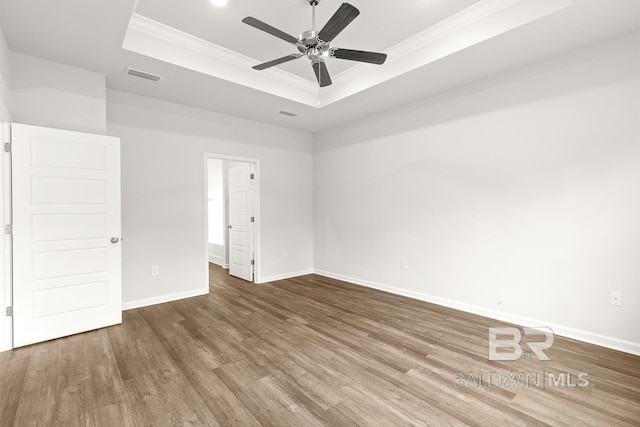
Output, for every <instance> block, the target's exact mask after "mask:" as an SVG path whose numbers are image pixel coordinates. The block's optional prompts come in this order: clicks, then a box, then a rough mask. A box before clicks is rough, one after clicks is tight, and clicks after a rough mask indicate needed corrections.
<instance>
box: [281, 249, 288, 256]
mask: <svg viewBox="0 0 640 427" xmlns="http://www.w3.org/2000/svg"><path fill="white" fill-rule="evenodd" d="M287 256H289V254H288V253H287V250H286V249H283V250H282V258H286V257H287Z"/></svg>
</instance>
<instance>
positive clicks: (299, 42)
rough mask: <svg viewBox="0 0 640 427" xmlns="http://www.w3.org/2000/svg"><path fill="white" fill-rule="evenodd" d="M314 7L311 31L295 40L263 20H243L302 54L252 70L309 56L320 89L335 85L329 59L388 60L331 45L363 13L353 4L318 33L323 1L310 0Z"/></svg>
mask: <svg viewBox="0 0 640 427" xmlns="http://www.w3.org/2000/svg"><path fill="white" fill-rule="evenodd" d="M307 1H308V2H309V5H311V7H312V8H313V12H312V17H311V28H312V29H311V30H309V31H305V32H303V33H302V34H300V35H299V36H298V38H295V37H293V36H290V35H289V34H287V33H285V32H283V31H280V30H278V29H277V28H274V27H272V26H271V25H269V24H266V23H264V22H262V21H260V20H259V19H256V18H253V17H251V16H248V17H246V18H244V19H243V20H242V22H244V23H245V24H247V25H251V26H252V27H254V28H257V29H258V30H262V31H264V32H266V33H269V34H271V35H272V36H276V37H278V38H280V39H282V40H284V41H286V42H288V43H291V44H293V45H295V46H296V47H297V48H298V53H292V54H291V55H287V56H283V57H282V58H278V59H274V60H273V61H269V62H265V63H264V64H259V65H256V66H254V67H252V68H253V69H255V70H265V69H267V68H270V67H273V66H275V65H280V64H282V63H285V62H289V61H293V60H294V59H298V58H301V57H303V56H306V57H307V58H309V60H311V66H312V67H313V71H314V72H315V73H316V78H317V79H318V84H319V85H320V87H325V86H329V85H330V84H331V76H329V70H327V64H325V62H324V59H325V58H338V59H346V60H349V61H359V62H368V63H370V64H378V65H380V64H383V63H384V61H386V59H387V55H386V54H384V53H378V52H365V51H362V50H352V49H342V48H337V47H331V46H330V43H331V42H332V41H333V39H334V38H335V37H336V36H337V35H338V34H340V33H341V32H342V30H344V29H345V28H346V27H347V25H349V24H350V23H351V21H353V20H354V19H355V18H356V17H357V16H358V15H359V14H360V11H359V10H358V9H357V8H355V7H354V6H352V5H350V4H349V3H342V5H341V6H340V7H339V8H338V10H337V11H336V13H334V14H333V16H332V17H331V19H329V22H327V23H326V24H325V26H324V27H323V28H322V29H321V30H320V31H316V30H315V28H316V6H317V5H318V3H319V2H320V0H307Z"/></svg>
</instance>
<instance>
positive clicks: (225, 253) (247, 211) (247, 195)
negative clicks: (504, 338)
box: [205, 154, 260, 282]
mask: <svg viewBox="0 0 640 427" xmlns="http://www.w3.org/2000/svg"><path fill="white" fill-rule="evenodd" d="M205 178H206V179H205V183H206V185H205V202H206V203H205V209H206V215H205V218H206V233H205V234H206V236H205V237H206V248H205V253H206V259H207V272H208V265H209V263H213V264H217V265H219V266H221V267H222V268H224V269H226V270H227V271H228V274H230V275H232V276H235V277H238V278H241V279H243V280H247V281H249V282H257V278H258V277H259V276H258V268H259V251H258V248H259V245H258V242H259V235H260V233H259V230H260V229H259V214H258V213H259V207H260V204H259V195H260V189H259V162H258V160H255V159H246V158H236V157H229V156H221V155H216V154H205Z"/></svg>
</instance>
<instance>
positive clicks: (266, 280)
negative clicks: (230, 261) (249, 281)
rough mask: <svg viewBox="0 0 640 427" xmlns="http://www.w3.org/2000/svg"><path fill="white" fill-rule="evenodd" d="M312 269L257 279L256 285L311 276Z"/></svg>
mask: <svg viewBox="0 0 640 427" xmlns="http://www.w3.org/2000/svg"><path fill="white" fill-rule="evenodd" d="M313 273H314V271H313V269H308V270H301V271H296V272H292V273H285V274H278V275H276V276H267V277H259V278H258V280H257V281H256V283H258V284H263V283H269V282H275V281H276V280H285V279H292V278H294V277H300V276H306V275H307V274H313Z"/></svg>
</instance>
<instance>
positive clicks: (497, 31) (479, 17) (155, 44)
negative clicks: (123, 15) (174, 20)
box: [122, 0, 575, 108]
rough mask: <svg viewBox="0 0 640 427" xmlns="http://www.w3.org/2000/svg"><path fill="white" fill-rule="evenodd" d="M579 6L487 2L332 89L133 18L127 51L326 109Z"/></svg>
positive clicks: (339, 78) (337, 79)
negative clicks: (259, 67)
mask: <svg viewBox="0 0 640 427" xmlns="http://www.w3.org/2000/svg"><path fill="white" fill-rule="evenodd" d="M574 3H575V0H535V1H532V0H483V1H480V2H478V3H475V4H474V5H473V6H471V7H468V8H467V9H464V10H462V11H460V12H459V13H457V14H455V15H453V16H451V17H450V18H447V19H445V20H444V21H441V22H439V23H438V24H436V25H433V26H431V27H429V28H427V29H425V30H424V31H422V32H420V33H418V34H416V35H414V36H412V37H410V38H408V39H406V40H404V41H402V42H400V43H398V44H397V45H395V46H393V47H391V48H390V49H388V50H387V51H386V53H387V55H388V59H387V62H386V63H385V64H384V65H383V66H381V67H372V66H371V65H370V64H362V63H359V64H356V65H354V66H353V67H350V68H349V69H347V70H346V71H344V72H342V73H340V74H338V75H336V76H334V77H333V85H331V86H329V87H326V88H322V89H320V88H318V87H317V85H316V84H315V82H311V81H309V80H306V79H304V78H302V77H299V76H296V75H294V74H291V73H288V72H286V71H283V70H281V69H278V68H270V69H267V70H264V71H260V72H257V71H255V70H253V69H252V68H251V67H252V66H254V65H256V64H258V63H259V62H258V61H256V60H255V59H253V58H250V57H248V56H245V55H242V54H239V53H238V52H235V51H232V50H230V49H227V48H225V47H222V46H219V45H216V44H214V43H211V42H208V41H206V40H203V39H200V38H198V37H195V36H192V35H190V34H187V33H185V32H183V31H180V30H177V29H175V28H172V27H169V26H168V25H165V24H162V23H160V22H157V21H154V20H151V19H149V18H146V17H144V16H142V15H139V14H136V13H134V14H133V15H132V16H131V20H130V22H129V27H128V29H127V33H126V35H125V38H124V41H123V45H122V47H123V48H124V49H127V50H130V51H132V52H136V53H139V54H142V55H146V56H149V57H152V58H155V59H158V60H161V61H165V62H168V63H171V64H174V65H177V66H180V67H183V68H187V69H191V70H194V71H197V72H200V73H204V74H207V75H210V76H212V77H216V78H219V79H224V80H227V81H230V82H232V83H236V84H240V85H243V86H247V87H250V88H253V89H257V90H260V91H263V92H266V93H270V94H272V95H276V96H280V97H282V98H286V99H289V100H291V101H295V102H299V103H301V104H305V105H308V106H312V107H316V108H322V107H325V106H327V105H330V104H332V103H334V102H338V101H340V100H342V99H344V98H347V97H349V96H351V95H354V94H356V93H358V92H361V91H364V90H367V89H369V88H371V87H373V86H376V85H379V84H381V83H383V82H385V81H387V80H391V79H393V78H395V77H398V76H401V75H403V74H405V73H408V72H410V71H413V70H415V69H418V68H421V67H424V66H426V65H428V64H430V63H432V62H435V61H437V60H439V59H442V58H444V57H446V56H449V55H452V54H454V53H456V52H459V51H461V50H463V49H466V48H468V47H471V46H473V45H475V44H478V43H481V42H483V41H486V40H489V39H491V38H493V37H497V36H499V35H501V34H504V33H507V32H508V31H511V30H513V29H515V28H518V27H521V26H523V25H525V24H528V23H530V22H532V21H535V20H537V19H540V18H542V17H544V16H548V15H550V14H552V13H555V12H557V11H559V10H562V9H564V8H566V7H568V6H571V5H573V4H574Z"/></svg>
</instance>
